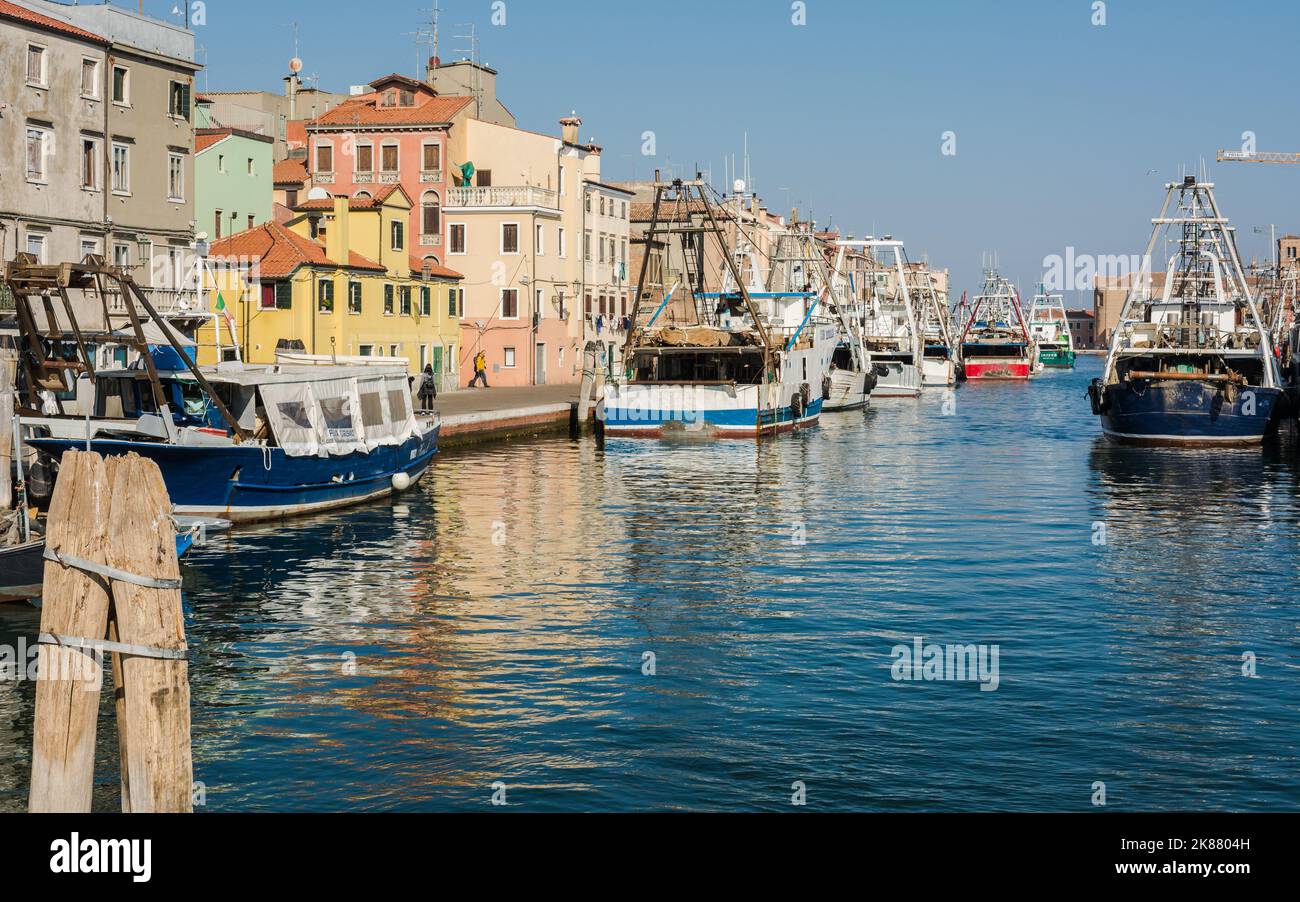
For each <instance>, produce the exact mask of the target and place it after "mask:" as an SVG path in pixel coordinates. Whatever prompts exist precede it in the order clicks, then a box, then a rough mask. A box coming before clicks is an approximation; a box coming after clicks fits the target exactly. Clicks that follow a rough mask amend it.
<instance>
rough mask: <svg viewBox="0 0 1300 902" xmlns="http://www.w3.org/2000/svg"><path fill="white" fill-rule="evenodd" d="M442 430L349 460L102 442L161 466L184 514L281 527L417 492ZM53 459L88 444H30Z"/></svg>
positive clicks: (99, 447) (98, 448) (112, 451)
mask: <svg viewBox="0 0 1300 902" xmlns="http://www.w3.org/2000/svg"><path fill="white" fill-rule="evenodd" d="M438 432H439V429H438V428H437V427H435V428H433V429H431V430H430V431H429V432H428V433H426V434H425V435H423V436H414V437H412V438H411V439H410V440H408V441H407V442H406V443H404V444H402V445H397V446H393V447H380V448H376V449H375V450H374V451H372V452H370V453H369V454H349V455H347V456H345V457H290V456H289V455H287V454H285V453H284V451H283V450H281V449H280V448H261V447H253V446H247V447H244V446H238V445H232V446H229V447H225V446H222V447H186V446H181V445H167V444H161V443H154V442H127V441H109V440H96V441H93V442H91V450H92V451H95V452H97V453H99V454H103V455H117V454H127V453H129V452H135V453H136V454H139V455H140V456H141V457H147V458H149V459H150V460H152V461H154V462H155V463H157V464H158V468H159V469H160V470H161V471H162V476H163V481H164V482H165V483H166V484H167V491H168V493H169V494H170V495H171V500H172V505H173V506H174V507H175V510H176V513H178V514H189V515H193V516H203V517H221V518H223V519H226V520H230V521H232V522H235V523H250V522H257V521H262V520H278V519H282V518H284V517H293V516H298V515H300V514H307V513H316V512H319V511H325V510H330V509H333V508H338V507H345V506H347V505H350V504H359V503H361V502H363V501H367V500H369V499H372V498H378V497H382V496H384V495H386V494H389V493H391V492H393V491H394V490H395V489H394V484H393V481H394V477H395V476H397V475H398V474H399V473H401V474H405V476H406V477H407V478H409V479H410V484H411V485H414V484H415V483H416V482H417V481H418V480H419V478H420V477H421V476H423V475H424V471H425V470H426V469H428V467H429V463H430V462H431V461H432V459H433V456H434V455H435V454H436V453H437V452H438ZM27 443H28V444H30V445H32V446H34V447H36V448H39V449H41V450H42V451H46V452H48V453H50V454H52V455H54V457H55V458H59V457H61V456H62V454H63V452H64V451H67V450H69V449H75V450H84V449H85V447H86V443H85V442H84V441H74V440H64V439H48V438H45V439H41V438H34V439H29V440H28V442H27Z"/></svg>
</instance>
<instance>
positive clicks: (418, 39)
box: [402, 0, 442, 81]
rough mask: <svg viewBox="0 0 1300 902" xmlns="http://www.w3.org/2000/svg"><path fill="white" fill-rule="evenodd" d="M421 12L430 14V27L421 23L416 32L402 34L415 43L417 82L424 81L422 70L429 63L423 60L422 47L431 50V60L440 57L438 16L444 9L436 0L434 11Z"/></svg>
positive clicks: (429, 55)
mask: <svg viewBox="0 0 1300 902" xmlns="http://www.w3.org/2000/svg"><path fill="white" fill-rule="evenodd" d="M421 11H422V12H425V13H428V15H429V22H428V27H425V23H423V22H421V23H420V27H419V28H417V29H416V30H415V31H404V32H402V35H403V36H404V37H408V38H413V39H414V41H415V80H416V81H423V77H422V73H421V69H422V68H423V66H424V64H425V63H426V62H428V60H427V59H422V57H423V56H424V54H422V53H420V48H421V47H428V48H429V54H428V57H429V59H436V58H437V56H438V15H439V13H441V12H442V9H441V7H439V6H438V3H437V0H434V4H433V8H432V9H426V10H421Z"/></svg>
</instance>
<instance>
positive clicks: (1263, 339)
mask: <svg viewBox="0 0 1300 902" xmlns="http://www.w3.org/2000/svg"><path fill="white" fill-rule="evenodd" d="M1205 199H1206V201H1208V202H1209V205H1210V210H1211V211H1212V212H1213V213H1214V218H1215V219H1218V220H1222V219H1223V214H1222V213H1220V212H1219V202H1218V201H1217V200H1216V199H1215V197H1214V190H1213V189H1211V188H1206V189H1205ZM1220 229H1221V230H1222V227H1220ZM1228 239H1229V240H1228V241H1227V242H1226V243H1227V245H1228V250H1229V252H1230V253H1231V254H1232V265H1233V269H1234V278H1239V279H1240V280H1241V287H1242V290H1243V292H1244V293H1245V297H1246V305H1247V306H1248V307H1249V308H1250V315H1251V316H1252V317H1253V318H1254V320H1255V330H1256V331H1257V332H1259V341H1260V347H1261V349H1262V350H1263V351H1264V359H1265V360H1267V361H1268V365H1267V366H1265V367H1264V386H1265V387H1266V388H1276V387H1277V381H1276V380H1274V378H1273V376H1274V368H1275V367H1276V366H1277V358H1276V357H1275V356H1273V341H1272V338H1271V337H1270V336H1269V334H1268V330H1267V329H1266V328H1264V320H1263V317H1261V316H1260V314H1259V308H1258V307H1257V306H1256V305H1255V296H1254V295H1253V294H1251V293H1250V285H1249V283H1247V281H1246V272H1245V270H1244V269H1243V268H1242V266H1241V257H1240V256H1239V255H1238V254H1237V242H1236V240H1235V239H1233V238H1232V236H1228Z"/></svg>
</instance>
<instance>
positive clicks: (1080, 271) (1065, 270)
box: [1042, 247, 1151, 291]
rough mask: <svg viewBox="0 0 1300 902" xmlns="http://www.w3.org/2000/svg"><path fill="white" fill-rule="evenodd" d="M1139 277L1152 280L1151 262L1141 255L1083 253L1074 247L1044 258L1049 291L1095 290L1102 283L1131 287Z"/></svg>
mask: <svg viewBox="0 0 1300 902" xmlns="http://www.w3.org/2000/svg"><path fill="white" fill-rule="evenodd" d="M1135 276H1142V277H1143V278H1144V280H1145V281H1146V282H1148V283H1149V282H1150V280H1151V261H1150V259H1149V258H1146V257H1143V256H1141V255H1139V254H1131V255H1129V256H1127V257H1126V256H1124V255H1123V254H1080V253H1078V252H1077V251H1076V250H1075V249H1074V248H1073V247H1067V248H1066V249H1065V253H1064V254H1063V255H1062V254H1048V255H1047V256H1046V257H1044V258H1043V279H1042V282H1043V286H1044V287H1045V288H1046V289H1047V290H1048V291H1092V290H1093V289H1094V288H1096V287H1097V283H1098V281H1103V282H1104V281H1111V282H1113V283H1115V287H1124V288H1127V287H1129V284H1130V282H1131V281H1132V279H1133V278H1134V277H1135Z"/></svg>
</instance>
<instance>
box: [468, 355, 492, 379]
mask: <svg viewBox="0 0 1300 902" xmlns="http://www.w3.org/2000/svg"><path fill="white" fill-rule="evenodd" d="M480 379H481V380H483V387H484V388H491V387H492V386H490V385H488V381H487V354H484V353H483V352H482V351H479V352H478V353H477V354H475V355H474V378H473V379H471V380H470V381H469V387H470V388H474V387H475V383H477V382H478V381H479V380H480Z"/></svg>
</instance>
